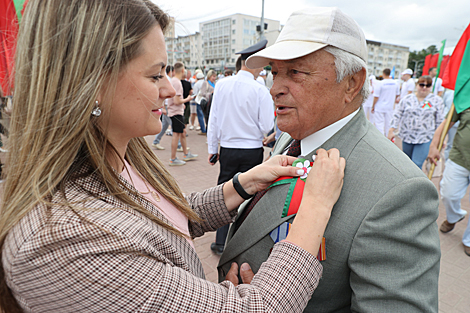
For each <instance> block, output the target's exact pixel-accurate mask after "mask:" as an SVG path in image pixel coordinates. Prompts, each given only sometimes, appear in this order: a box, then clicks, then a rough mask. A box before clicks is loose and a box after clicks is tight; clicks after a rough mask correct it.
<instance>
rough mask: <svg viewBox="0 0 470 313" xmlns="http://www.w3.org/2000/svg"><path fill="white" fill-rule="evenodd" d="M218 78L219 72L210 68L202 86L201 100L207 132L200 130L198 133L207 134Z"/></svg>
mask: <svg viewBox="0 0 470 313" xmlns="http://www.w3.org/2000/svg"><path fill="white" fill-rule="evenodd" d="M216 79H217V72H216V71H214V70H210V71H209V72H207V76H206V81H205V82H204V83H203V84H202V86H201V91H200V93H201V96H202V100H201V102H200V105H201V109H202V112H203V113H204V119H205V122H206V132H202V131H201V132H199V133H198V135H203V136H206V134H207V129H208V128H209V113H210V110H211V105H212V95H213V93H214V88H215V80H216Z"/></svg>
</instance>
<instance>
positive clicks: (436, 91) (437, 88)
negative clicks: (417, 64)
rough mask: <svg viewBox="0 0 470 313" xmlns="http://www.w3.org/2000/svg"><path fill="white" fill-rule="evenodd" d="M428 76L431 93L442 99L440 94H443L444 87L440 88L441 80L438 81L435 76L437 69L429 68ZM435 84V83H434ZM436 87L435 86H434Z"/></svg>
mask: <svg viewBox="0 0 470 313" xmlns="http://www.w3.org/2000/svg"><path fill="white" fill-rule="evenodd" d="M429 76H431V78H432V87H431V88H432V89H431V90H432V91H433V93H434V94H435V95H437V96H439V97H442V94H443V93H444V89H445V88H444V87H442V79H440V78H439V77H436V76H437V69H436V68H435V67H431V68H430V69H429ZM436 82H437V83H436ZM434 85H436V86H434Z"/></svg>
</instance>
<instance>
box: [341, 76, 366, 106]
mask: <svg viewBox="0 0 470 313" xmlns="http://www.w3.org/2000/svg"><path fill="white" fill-rule="evenodd" d="M366 74H367V73H366V69H365V68H362V69H361V70H360V71H359V72H357V73H355V74H353V75H351V76H349V77H348V78H346V79H347V86H346V87H347V88H346V94H345V101H346V103H351V102H352V101H353V100H354V99H355V98H356V96H357V94H358V93H359V92H360V91H361V89H362V86H364V84H365V81H366Z"/></svg>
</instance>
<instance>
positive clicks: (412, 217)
mask: <svg viewBox="0 0 470 313" xmlns="http://www.w3.org/2000/svg"><path fill="white" fill-rule="evenodd" d="M290 141H291V138H290V137H289V136H288V135H287V134H283V135H282V136H281V137H280V138H279V140H278V142H277V143H276V146H275V147H274V153H275V154H279V153H282V151H283V150H284V148H285V147H286V146H287V145H288V143H289V142H290ZM322 148H324V149H331V148H338V149H339V151H340V153H341V156H342V157H344V158H345V159H346V169H345V177H344V186H343V190H342V192H341V196H340V198H339V200H338V202H337V203H336V205H335V206H334V208H333V211H332V215H331V219H330V221H329V223H328V226H327V228H326V231H325V235H324V237H325V238H326V260H325V261H322V262H321V263H322V265H323V267H324V270H323V277H322V279H321V281H320V284H319V286H318V288H317V290H316V291H315V293H314V294H313V297H312V299H311V300H310V302H309V305H308V306H307V308H306V310H305V311H304V312H437V311H438V309H437V307H438V275H439V260H440V248H439V236H438V231H437V224H436V219H437V217H438V213H439V212H438V204H439V199H438V193H437V190H436V188H435V187H434V185H433V184H432V183H431V182H430V181H429V179H427V178H426V176H425V175H424V174H423V173H422V172H421V171H420V170H419V169H418V167H416V165H414V163H412V162H411V161H410V160H409V158H408V157H407V156H406V155H405V154H403V153H402V152H401V151H400V150H399V149H398V148H397V147H396V146H395V145H394V144H393V143H392V142H390V141H389V140H387V138H385V137H384V136H383V135H382V134H380V133H379V132H378V131H377V129H375V127H374V126H373V125H372V124H370V123H369V122H368V121H367V119H366V118H365V116H364V113H363V111H362V109H361V111H360V112H359V113H358V114H357V115H356V116H355V117H354V118H353V119H352V120H351V121H350V122H349V123H348V124H347V125H346V126H344V127H343V128H342V129H341V130H340V131H339V132H337V133H336V134H335V135H334V136H333V137H331V138H330V139H329V140H328V141H327V142H325V143H324V144H323V145H322ZM314 152H315V151H312V152H311V153H309V154H308V155H307V157H308V158H311V155H312V154H313V153H314ZM287 190H288V185H280V186H276V187H273V188H271V189H270V190H269V191H268V192H267V193H266V195H265V196H264V197H263V198H261V200H260V201H259V202H258V203H257V205H256V206H255V208H254V209H253V211H252V212H251V213H250V215H248V217H247V219H246V220H245V222H244V223H243V224H242V226H241V227H240V228H239V230H238V231H237V232H236V233H235V234H233V228H232V229H230V231H229V234H228V237H227V244H226V246H225V252H224V254H223V255H222V257H221V259H220V262H219V267H218V270H219V279H220V280H223V279H224V277H225V275H226V273H227V272H228V269H229V268H230V264H231V263H232V262H234V261H235V262H237V263H239V264H241V263H243V262H248V263H249V264H250V265H251V266H252V268H253V269H254V271H255V272H256V271H257V270H258V268H259V267H260V265H261V263H262V262H263V261H265V260H266V259H267V257H268V255H269V251H270V249H271V248H272V246H273V240H272V239H271V237H270V236H269V233H270V232H271V231H272V230H273V229H275V228H276V227H277V226H279V225H280V224H281V223H283V222H285V221H290V222H292V220H293V218H294V217H293V216H290V217H286V218H281V212H282V207H283V203H284V200H285V197H286V195H287ZM245 205H246V203H245ZM243 209H244V206H243V207H241V208H240V210H239V215H240V214H241V212H243Z"/></svg>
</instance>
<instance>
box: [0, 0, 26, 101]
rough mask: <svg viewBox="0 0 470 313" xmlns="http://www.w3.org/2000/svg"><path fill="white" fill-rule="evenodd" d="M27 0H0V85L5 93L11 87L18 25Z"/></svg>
mask: <svg viewBox="0 0 470 313" xmlns="http://www.w3.org/2000/svg"><path fill="white" fill-rule="evenodd" d="M27 2H28V0H0V86H1V87H2V90H3V92H4V94H5V95H11V94H12V91H13V90H12V89H13V66H14V63H15V48H16V37H17V36H18V28H19V27H18V25H19V22H20V21H21V16H22V13H23V10H24V7H25V6H26V3H27Z"/></svg>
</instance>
